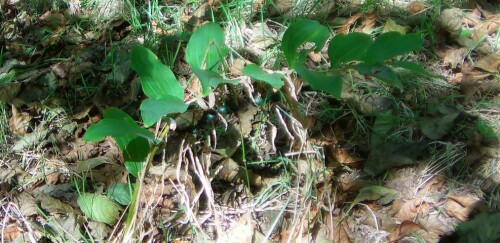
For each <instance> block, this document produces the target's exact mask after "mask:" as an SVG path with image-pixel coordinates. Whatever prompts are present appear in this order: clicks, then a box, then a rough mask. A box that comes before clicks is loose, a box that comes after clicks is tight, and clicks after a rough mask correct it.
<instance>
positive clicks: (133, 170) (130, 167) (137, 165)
mask: <svg viewBox="0 0 500 243" xmlns="http://www.w3.org/2000/svg"><path fill="white" fill-rule="evenodd" d="M142 166H143V162H132V161H125V168H127V171H128V172H129V173H130V174H131V175H133V176H134V177H135V178H139V172H141V171H142Z"/></svg>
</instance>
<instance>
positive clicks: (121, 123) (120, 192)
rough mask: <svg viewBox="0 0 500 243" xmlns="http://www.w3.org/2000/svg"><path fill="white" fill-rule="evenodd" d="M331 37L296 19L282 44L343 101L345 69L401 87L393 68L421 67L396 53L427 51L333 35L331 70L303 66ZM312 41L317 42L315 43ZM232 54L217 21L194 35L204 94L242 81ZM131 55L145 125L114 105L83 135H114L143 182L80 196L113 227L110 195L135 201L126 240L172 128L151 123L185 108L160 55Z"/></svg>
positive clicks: (388, 39) (264, 76) (192, 62)
mask: <svg viewBox="0 0 500 243" xmlns="http://www.w3.org/2000/svg"><path fill="white" fill-rule="evenodd" d="M328 37H329V30H328V28H327V27H325V26H322V25H321V24H320V23H319V22H317V21H312V20H300V21H297V22H295V23H293V24H292V25H291V26H290V27H289V28H288V29H287V31H286V32H285V34H284V36H283V42H282V49H283V53H284V56H285V60H286V61H287V63H288V65H289V66H290V68H292V69H294V70H295V71H296V72H297V74H298V75H300V76H302V77H303V78H304V79H305V80H306V81H307V82H308V83H309V84H310V85H311V87H312V88H313V89H316V90H319V91H323V92H326V93H328V94H330V95H332V96H334V97H336V98H340V96H341V93H342V83H343V81H342V77H341V75H340V71H343V70H346V69H355V70H357V71H358V72H360V73H361V74H364V75H370V76H374V77H376V78H379V79H381V80H384V81H387V82H389V83H391V84H392V85H393V86H395V87H397V88H402V85H401V83H400V82H399V80H398V76H397V74H396V72H395V71H394V70H393V69H395V68H404V69H408V70H410V71H415V72H421V71H422V70H423V69H422V68H421V67H419V66H418V65H416V64H414V63H409V62H404V61H391V59H393V58H395V57H397V56H400V55H403V54H406V53H408V52H410V51H417V50H420V49H421V48H422V40H421V39H419V38H418V37H416V36H415V35H406V36H404V35H401V34H399V33H385V34H382V35H381V36H380V37H379V38H378V39H376V40H373V39H372V38H371V37H370V36H369V35H367V34H362V33H351V34H348V35H336V36H335V37H333V39H332V40H331V41H330V44H329V46H328V54H329V56H330V59H331V65H330V66H331V67H330V69H328V70H322V71H317V70H311V69H309V68H307V67H306V65H305V63H306V60H307V55H308V53H309V52H310V51H316V52H318V51H320V50H321V49H322V48H323V46H324V45H325V43H326V41H327V39H328ZM310 43H312V44H313V45H312V47H311V45H310ZM228 53H229V48H228V47H227V46H226V45H225V40H224V32H223V30H222V29H221V27H220V26H219V24H217V23H208V24H205V25H203V26H200V27H199V28H198V29H197V30H196V31H195V32H194V33H193V34H192V36H191V38H190V40H189V42H188V44H187V47H186V61H187V63H188V64H189V66H190V68H191V70H192V72H193V74H194V75H196V76H197V77H198V79H199V81H200V83H201V86H202V90H201V94H200V95H201V96H202V97H203V96H207V95H208V94H210V92H212V90H213V89H216V88H217V87H218V86H219V85H221V84H234V85H236V84H238V83H239V81H238V80H230V79H226V78H225V77H224V73H225V70H227V65H226V63H225V57H226V56H227V55H228ZM130 59H131V67H132V69H133V70H134V71H135V72H136V73H137V74H138V76H139V77H140V82H141V86H142V90H143V92H144V94H145V96H146V99H145V100H143V101H142V103H141V105H140V115H141V118H142V122H143V124H144V127H141V126H139V124H138V123H137V122H136V121H134V119H133V118H132V117H130V116H129V115H128V114H127V113H125V112H123V111H122V110H120V109H117V108H110V109H107V110H105V111H104V112H103V119H102V120H101V121H99V122H98V123H97V124H93V125H91V126H90V127H89V128H88V130H87V132H86V133H85V135H84V137H83V138H84V140H85V141H88V142H95V141H101V140H103V139H104V138H105V137H106V136H110V137H112V138H113V139H114V140H115V142H116V144H117V146H118V148H119V149H120V151H121V152H122V153H123V157H124V160H125V167H126V168H127V170H128V171H129V173H130V174H131V175H133V176H134V177H136V178H138V181H137V183H135V184H134V186H132V185H128V184H124V183H122V184H116V185H114V186H113V187H112V188H110V189H109V190H108V197H104V196H102V195H99V194H89V193H85V192H82V194H81V197H80V199H79V205H80V206H81V208H82V210H84V212H85V213H86V214H87V215H88V216H89V217H90V218H92V219H94V220H97V221H101V222H105V223H108V224H110V223H113V222H115V221H116V220H117V218H116V212H118V211H120V210H119V209H120V206H118V204H115V203H114V202H112V201H111V199H109V200H108V198H112V199H114V200H115V201H116V202H118V203H119V204H121V205H128V204H130V206H129V211H128V215H127V218H126V228H125V233H124V235H125V237H126V238H125V239H128V238H127V237H130V236H131V234H132V230H133V225H134V218H135V215H136V212H137V209H138V196H139V191H140V188H141V182H142V180H143V179H144V175H145V174H146V173H147V169H148V168H149V167H150V166H151V162H152V157H153V156H154V154H155V153H156V151H157V149H158V148H159V145H160V143H161V141H162V140H163V139H164V138H165V136H166V135H167V132H168V125H165V126H164V127H163V128H162V130H161V132H160V134H159V135H155V134H153V133H152V132H150V131H149V130H148V129H147V127H150V126H152V125H154V124H155V123H157V122H158V121H160V120H161V119H162V118H163V117H165V116H168V115H170V114H174V113H183V112H185V111H186V110H187V108H188V105H187V104H186V103H184V88H183V87H182V85H181V84H180V83H179V81H178V80H177V79H176V77H175V75H174V73H173V72H172V70H171V69H170V68H169V67H168V66H166V65H164V64H163V63H162V62H161V61H160V60H158V57H157V56H156V55H155V54H154V53H153V52H151V51H150V50H149V49H147V48H145V47H143V46H140V45H134V46H133V47H132V50H131V52H130ZM243 74H244V75H247V76H249V77H251V78H253V79H255V80H258V81H262V82H265V83H267V84H269V85H270V86H271V87H273V88H275V89H278V90H279V89H280V88H281V87H282V86H283V85H284V82H283V80H282V79H283V78H284V75H283V74H281V73H278V72H271V73H269V72H266V71H264V70H263V69H262V68H261V67H259V66H258V65H255V64H250V65H247V66H245V67H244V69H243ZM145 163H146V164H145ZM131 191H133V192H132V193H131ZM96 202H100V203H102V202H106V205H111V206H110V207H111V208H112V210H108V211H110V212H111V211H112V213H113V214H112V215H106V214H107V213H108V212H107V211H106V212H105V211H102V210H101V211H99V210H98V209H97V208H96V207H97V206H96V205H94V203H96ZM95 210H98V211H99V212H95ZM96 213H101V214H104V215H96Z"/></svg>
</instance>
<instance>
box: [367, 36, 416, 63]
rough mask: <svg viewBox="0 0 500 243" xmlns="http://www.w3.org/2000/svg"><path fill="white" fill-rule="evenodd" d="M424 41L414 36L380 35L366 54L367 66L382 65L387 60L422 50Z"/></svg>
mask: <svg viewBox="0 0 500 243" xmlns="http://www.w3.org/2000/svg"><path fill="white" fill-rule="evenodd" d="M423 43H424V41H423V40H422V38H420V37H419V36H417V35H416V34H408V35H402V34H401V33H399V32H387V33H383V34H381V35H380V36H379V37H378V38H377V39H376V40H375V41H374V42H373V44H372V45H371V46H370V48H369V49H368V51H367V52H366V56H365V58H364V61H365V62H366V63H368V64H376V63H383V62H384V61H386V60H387V59H390V58H393V57H397V56H399V55H403V54H407V53H409V52H411V51H419V50H421V49H422V45H423Z"/></svg>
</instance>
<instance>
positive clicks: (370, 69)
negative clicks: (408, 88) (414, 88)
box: [354, 63, 403, 89]
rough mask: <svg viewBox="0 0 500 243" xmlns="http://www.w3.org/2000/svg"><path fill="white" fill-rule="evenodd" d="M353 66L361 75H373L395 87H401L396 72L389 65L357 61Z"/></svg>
mask: <svg viewBox="0 0 500 243" xmlns="http://www.w3.org/2000/svg"><path fill="white" fill-rule="evenodd" d="M354 68H355V69H356V71H358V72H359V73H360V74H362V75H369V76H373V77H375V78H378V79H380V80H382V81H384V82H387V83H389V84H391V85H392V86H394V87H396V88H399V89H402V88H403V84H402V83H401V81H400V80H399V77H398V74H397V73H396V72H394V71H393V70H392V69H391V68H390V67H388V66H386V65H384V64H381V63H375V64H368V63H359V64H357V65H356V66H355V67H354Z"/></svg>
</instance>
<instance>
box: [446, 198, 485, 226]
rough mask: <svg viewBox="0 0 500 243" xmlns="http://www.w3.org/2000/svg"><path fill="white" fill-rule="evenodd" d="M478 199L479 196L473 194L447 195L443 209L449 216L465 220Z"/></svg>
mask: <svg viewBox="0 0 500 243" xmlns="http://www.w3.org/2000/svg"><path fill="white" fill-rule="evenodd" d="M480 201H481V200H480V199H479V198H477V197H475V196H473V195H464V196H459V195H452V196H449V197H448V200H447V201H446V202H445V203H444V209H445V210H446V212H447V213H448V214H449V215H450V216H452V217H455V218H457V219H459V220H461V221H466V220H468V219H469V215H470V213H471V212H472V211H473V210H474V208H475V207H476V206H477V205H478V204H479V203H480Z"/></svg>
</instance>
